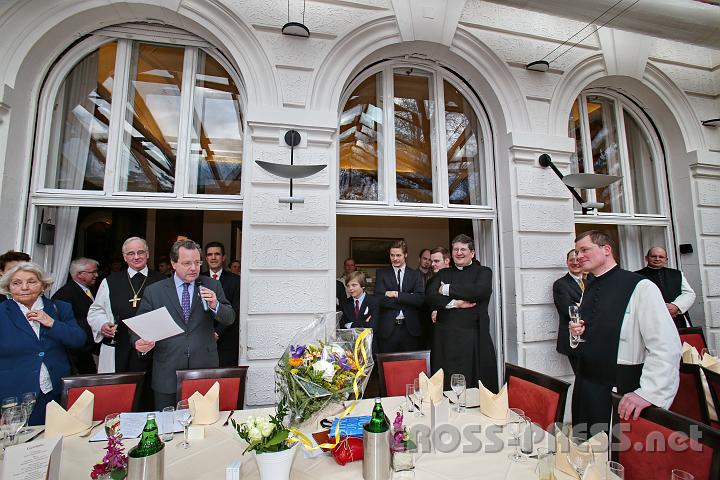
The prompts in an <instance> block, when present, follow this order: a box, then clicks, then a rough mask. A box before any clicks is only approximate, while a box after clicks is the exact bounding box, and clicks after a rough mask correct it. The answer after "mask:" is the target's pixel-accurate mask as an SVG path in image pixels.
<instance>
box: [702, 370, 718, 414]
mask: <svg viewBox="0 0 720 480" xmlns="http://www.w3.org/2000/svg"><path fill="white" fill-rule="evenodd" d="M702 372H703V374H704V375H705V379H706V380H707V384H708V390H709V391H710V397H711V400H712V402H713V405H714V407H715V412H716V413H717V412H720V373H717V372H713V371H712V370H708V369H707V368H703V369H702ZM705 398H707V397H705ZM710 426H712V427H715V428H719V427H720V422H714V421H712V420H710Z"/></svg>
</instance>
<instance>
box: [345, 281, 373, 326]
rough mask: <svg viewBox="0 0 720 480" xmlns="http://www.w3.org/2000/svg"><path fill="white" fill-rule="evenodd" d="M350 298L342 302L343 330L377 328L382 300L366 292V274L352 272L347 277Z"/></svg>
mask: <svg viewBox="0 0 720 480" xmlns="http://www.w3.org/2000/svg"><path fill="white" fill-rule="evenodd" d="M345 283H346V285H347V291H348V293H350V298H346V299H344V300H341V302H340V307H341V308H342V312H343V320H342V322H341V327H342V328H372V329H375V328H377V322H378V320H379V319H380V300H378V298H377V297H374V296H372V295H368V294H367V293H366V292H365V286H366V283H365V274H364V273H362V272H357V271H356V272H350V273H349V274H348V275H347V276H346V277H345Z"/></svg>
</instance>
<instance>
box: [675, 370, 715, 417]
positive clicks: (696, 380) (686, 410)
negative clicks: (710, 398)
mask: <svg viewBox="0 0 720 480" xmlns="http://www.w3.org/2000/svg"><path fill="white" fill-rule="evenodd" d="M669 410H670V411H671V412H675V413H678V414H680V415H684V416H686V417H689V418H692V419H693V420H696V421H698V422H702V423H704V424H705V425H710V416H709V415H708V409H707V400H706V398H705V391H704V390H703V385H702V378H701V377H700V365H692V364H689V363H681V364H680V387H679V388H678V392H677V394H676V395H675V400H673V403H672V405H670V408H669Z"/></svg>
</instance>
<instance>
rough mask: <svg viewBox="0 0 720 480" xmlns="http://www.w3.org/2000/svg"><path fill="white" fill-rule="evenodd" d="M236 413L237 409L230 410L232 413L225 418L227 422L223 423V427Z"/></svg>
mask: <svg viewBox="0 0 720 480" xmlns="http://www.w3.org/2000/svg"><path fill="white" fill-rule="evenodd" d="M234 413H235V410H232V411H231V412H230V415H228V417H227V418H226V419H225V423H223V424H222V426H223V427H225V426H227V424H228V423H230V418H232V416H233V414H234Z"/></svg>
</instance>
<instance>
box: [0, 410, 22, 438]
mask: <svg viewBox="0 0 720 480" xmlns="http://www.w3.org/2000/svg"><path fill="white" fill-rule="evenodd" d="M2 418H3V423H5V425H6V426H7V428H8V433H9V434H10V445H14V444H15V436H16V435H17V434H18V432H19V431H20V429H21V428H22V426H23V425H25V422H26V421H27V413H26V411H25V408H24V407H22V406H14V407H7V408H5V409H4V410H3V412H2Z"/></svg>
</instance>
